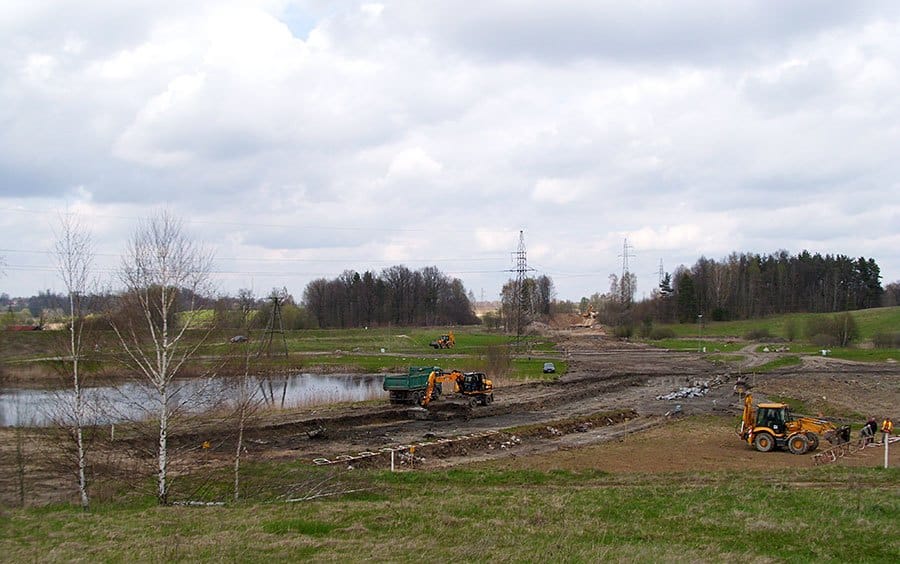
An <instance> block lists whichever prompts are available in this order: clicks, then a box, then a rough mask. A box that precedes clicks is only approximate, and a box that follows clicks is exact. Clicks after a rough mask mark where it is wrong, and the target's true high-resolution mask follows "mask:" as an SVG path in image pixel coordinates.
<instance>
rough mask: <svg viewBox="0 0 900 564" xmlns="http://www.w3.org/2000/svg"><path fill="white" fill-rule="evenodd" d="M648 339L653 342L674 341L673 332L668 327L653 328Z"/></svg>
mask: <svg viewBox="0 0 900 564" xmlns="http://www.w3.org/2000/svg"><path fill="white" fill-rule="evenodd" d="M650 338H651V339H653V340H654V341H661V340H663V339H674V338H675V331H672V330H671V329H669V328H668V327H655V328H654V329H653V330H652V331H650Z"/></svg>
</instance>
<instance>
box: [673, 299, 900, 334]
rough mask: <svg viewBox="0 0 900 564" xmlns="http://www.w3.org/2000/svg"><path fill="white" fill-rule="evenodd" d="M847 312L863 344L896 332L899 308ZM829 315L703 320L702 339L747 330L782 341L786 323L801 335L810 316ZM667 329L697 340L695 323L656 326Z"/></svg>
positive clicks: (828, 315)
mask: <svg viewBox="0 0 900 564" xmlns="http://www.w3.org/2000/svg"><path fill="white" fill-rule="evenodd" d="M847 313H849V314H850V315H851V316H852V317H853V319H854V320H855V321H856V323H857V326H858V327H859V334H860V338H861V339H862V340H864V341H866V340H871V339H872V336H873V335H875V334H876V333H886V332H891V331H900V306H897V307H881V308H872V309H863V310H858V311H850V312H847ZM833 315H835V314H833V313H793V314H788V315H774V316H771V317H765V318H761V319H747V320H743V321H704V324H703V330H702V332H703V336H705V337H720V338H727V337H738V338H739V337H743V336H744V335H746V334H748V333H750V332H751V331H760V330H767V331H768V332H769V334H770V335H772V336H773V337H781V338H786V337H787V333H786V330H785V328H786V324H787V323H788V321H789V320H793V321H794V323H796V326H797V329H798V332H799V333H800V334H801V335H802V333H803V330H804V329H805V327H806V322H807V320H808V319H810V318H813V317H832V316H833ZM659 327H664V328H667V329H671V330H672V331H673V332H674V333H675V335H676V336H677V337H682V338H695V339H696V338H697V333H698V328H697V323H696V321H695V322H693V323H674V324H667V325H659Z"/></svg>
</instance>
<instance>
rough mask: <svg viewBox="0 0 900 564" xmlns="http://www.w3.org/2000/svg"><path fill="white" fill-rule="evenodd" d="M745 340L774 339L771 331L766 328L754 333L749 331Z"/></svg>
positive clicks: (755, 330) (756, 330)
mask: <svg viewBox="0 0 900 564" xmlns="http://www.w3.org/2000/svg"><path fill="white" fill-rule="evenodd" d="M744 338H745V339H747V340H748V341H767V340H769V339H771V338H772V335H770V334H769V330H768V329H766V328H762V329H754V330H752V331H748V332H747V333H746V334H745V335H744Z"/></svg>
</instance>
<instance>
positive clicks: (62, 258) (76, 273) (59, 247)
mask: <svg viewBox="0 0 900 564" xmlns="http://www.w3.org/2000/svg"><path fill="white" fill-rule="evenodd" d="M60 223H61V226H60V232H59V235H58V237H57V240H56V245H55V247H54V254H55V255H56V268H57V272H58V273H59V277H60V279H61V280H62V282H63V285H64V286H65V288H66V293H67V294H68V317H69V322H68V324H67V330H68V335H67V336H68V339H67V342H66V356H68V357H69V361H68V362H65V361H64V362H63V363H62V365H63V366H64V367H65V368H68V370H67V371H66V373H67V374H66V375H67V377H68V378H69V379H70V381H71V386H72V387H71V392H72V398H71V399H72V403H71V413H67V414H66V415H67V417H66V418H65V419H66V420H65V423H66V424H67V425H66V426H67V427H68V430H69V434H70V436H71V437H72V439H73V440H74V443H75V465H76V474H77V477H78V495H79V498H80V501H81V507H82V509H85V510H87V509H88V508H89V506H90V500H89V498H88V492H87V479H86V476H85V469H86V466H87V463H86V459H85V446H84V424H85V402H84V393H83V381H82V371H81V360H82V358H83V344H84V343H83V336H84V308H83V306H84V300H85V299H87V294H88V284H89V282H90V276H91V265H92V263H93V259H94V253H93V244H92V242H91V235H90V232H89V231H88V230H86V229H85V228H84V227H83V226H82V225H81V224H80V223H79V222H78V220H77V219H76V218H74V217H73V216H71V215H64V216H62V217H61V218H60Z"/></svg>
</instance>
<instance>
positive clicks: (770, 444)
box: [753, 432, 775, 452]
mask: <svg viewBox="0 0 900 564" xmlns="http://www.w3.org/2000/svg"><path fill="white" fill-rule="evenodd" d="M753 446H755V447H756V450H758V451H759V452H769V451H770V450H772V449H773V448H775V439H773V438H772V435H770V434H769V433H766V432H762V433H759V434H757V435H756V436H755V437H753Z"/></svg>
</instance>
